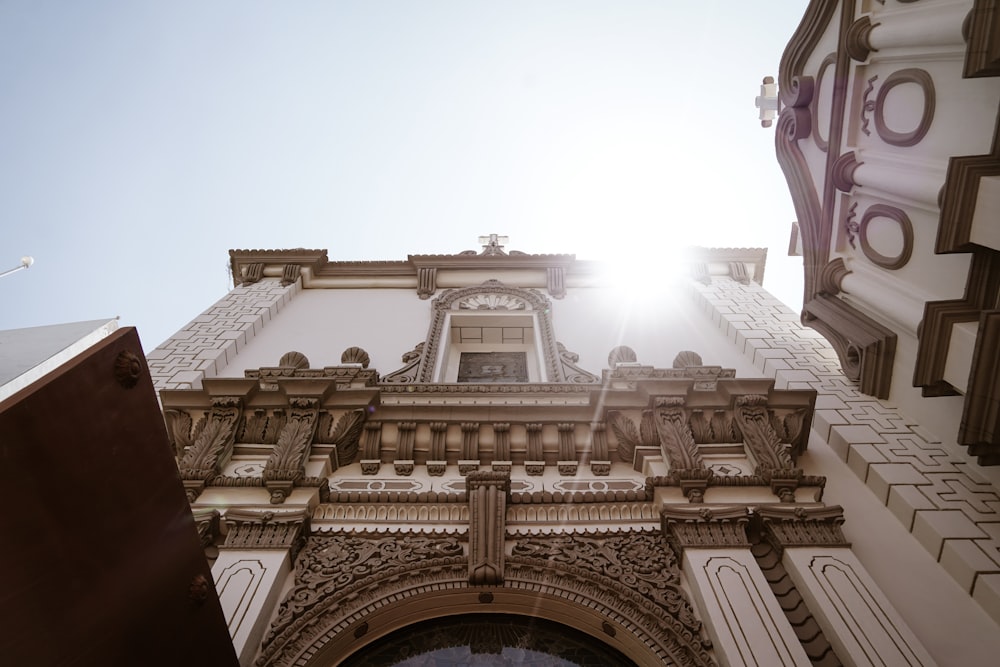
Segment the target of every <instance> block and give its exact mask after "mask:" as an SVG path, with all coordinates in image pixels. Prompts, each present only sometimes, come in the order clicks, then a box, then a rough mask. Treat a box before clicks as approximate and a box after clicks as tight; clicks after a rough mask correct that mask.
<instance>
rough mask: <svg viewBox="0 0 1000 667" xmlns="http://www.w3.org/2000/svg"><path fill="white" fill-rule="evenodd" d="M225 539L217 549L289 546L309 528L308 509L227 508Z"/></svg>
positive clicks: (295, 545)
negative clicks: (282, 510) (273, 510)
mask: <svg viewBox="0 0 1000 667" xmlns="http://www.w3.org/2000/svg"><path fill="white" fill-rule="evenodd" d="M223 521H224V523H225V525H226V529H227V534H226V541H225V543H224V544H223V545H221V546H220V547H219V548H220V549H244V550H246V549H291V550H292V552H293V553H292V557H293V558H294V552H295V551H297V548H298V546H299V541H300V539H301V538H303V537H304V536H305V535H307V534H308V531H309V512H308V511H307V510H297V511H288V512H271V511H267V510H253V509H239V508H230V509H228V510H226V514H225V516H224V517H223Z"/></svg>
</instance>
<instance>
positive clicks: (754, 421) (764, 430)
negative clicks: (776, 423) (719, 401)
mask: <svg viewBox="0 0 1000 667" xmlns="http://www.w3.org/2000/svg"><path fill="white" fill-rule="evenodd" d="M736 418H737V422H738V424H739V428H740V431H741V432H742V433H743V443H744V444H745V445H746V448H747V454H748V455H749V456H750V457H751V459H752V460H753V462H754V463H755V465H756V469H755V472H756V473H757V474H761V473H763V472H764V471H773V470H784V469H789V468H793V467H794V463H793V462H792V457H791V455H790V454H789V453H788V450H787V449H786V448H785V445H784V444H783V443H782V442H781V440H779V439H778V434H777V433H775V431H774V428H773V427H772V426H771V420H770V417H769V416H768V414H767V397H766V396H760V395H747V396H738V397H737V398H736Z"/></svg>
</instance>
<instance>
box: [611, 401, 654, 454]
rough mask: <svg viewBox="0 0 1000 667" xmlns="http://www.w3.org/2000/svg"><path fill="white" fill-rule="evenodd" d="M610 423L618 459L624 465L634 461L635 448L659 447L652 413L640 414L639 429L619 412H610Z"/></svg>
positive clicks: (647, 411)
mask: <svg viewBox="0 0 1000 667" xmlns="http://www.w3.org/2000/svg"><path fill="white" fill-rule="evenodd" d="M608 416H609V417H610V421H611V430H612V431H614V432H615V437H616V438H617V439H618V457H619V458H620V459H621V460H622V461H624V462H625V463H632V462H633V460H634V459H635V450H636V448H637V447H656V448H659V446H660V436H659V434H658V433H657V430H656V422H655V419H654V417H653V413H652V411H650V410H646V411H644V412H643V413H642V422H640V425H639V428H636V427H635V423H633V421H632V420H631V419H629V418H628V417H626V416H625V415H623V414H622V413H620V412H611V413H609V415H608Z"/></svg>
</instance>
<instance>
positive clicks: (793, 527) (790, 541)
mask: <svg viewBox="0 0 1000 667" xmlns="http://www.w3.org/2000/svg"><path fill="white" fill-rule="evenodd" d="M755 518H756V519H757V521H758V522H759V524H760V529H761V530H762V532H763V537H765V539H767V540H768V541H769V542H771V544H772V545H773V546H774V548H775V549H776V550H778V552H779V553H780V552H781V551H782V550H783V549H786V548H789V547H845V548H848V547H850V546H851V544H850V542H848V541H847V540H846V539H845V538H844V533H843V532H842V531H841V530H840V526H841V524H843V523H844V510H843V509H842V508H841V507H839V506H837V505H831V506H829V507H794V508H790V507H782V506H763V507H759V508H757V511H756V515H755Z"/></svg>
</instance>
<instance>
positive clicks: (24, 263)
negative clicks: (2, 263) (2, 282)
mask: <svg viewBox="0 0 1000 667" xmlns="http://www.w3.org/2000/svg"><path fill="white" fill-rule="evenodd" d="M34 263H35V258H34V257H31V256H30V255H25V256H24V257H22V258H21V263H20V264H18V265H17V266H15V267H14V268H13V269H7V270H6V271H4V272H3V273H0V278H3V277H4V276H9V275H10V274H12V273H17V272H18V271H20V270H21V269H26V268H28V267H29V266H31V265H32V264H34Z"/></svg>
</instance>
